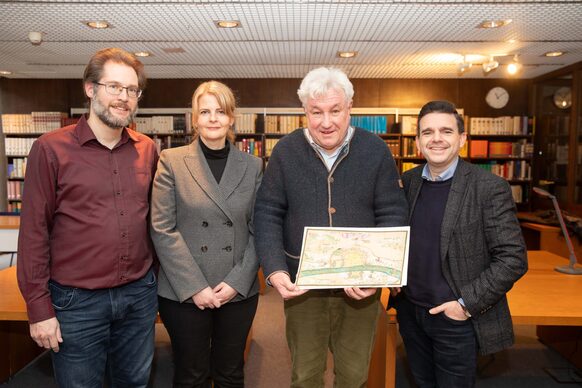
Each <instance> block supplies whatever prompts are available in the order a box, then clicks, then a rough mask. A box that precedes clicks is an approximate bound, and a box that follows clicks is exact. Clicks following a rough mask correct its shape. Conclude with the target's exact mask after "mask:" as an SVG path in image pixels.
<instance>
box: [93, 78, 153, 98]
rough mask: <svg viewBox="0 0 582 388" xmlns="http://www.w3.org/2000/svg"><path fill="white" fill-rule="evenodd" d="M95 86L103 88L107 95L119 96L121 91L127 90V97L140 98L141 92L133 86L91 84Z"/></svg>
mask: <svg viewBox="0 0 582 388" xmlns="http://www.w3.org/2000/svg"><path fill="white" fill-rule="evenodd" d="M93 83H94V84H95V85H100V86H105V91H106V92H107V94H111V95H112V96H119V95H120V94H121V93H123V89H125V90H127V96H128V97H131V98H140V97H141V93H142V92H143V90H141V89H139V88H136V87H133V86H121V85H119V84H102V83H100V82H93Z"/></svg>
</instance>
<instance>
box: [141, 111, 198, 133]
mask: <svg viewBox="0 0 582 388" xmlns="http://www.w3.org/2000/svg"><path fill="white" fill-rule="evenodd" d="M191 123H192V114H191V113H189V112H188V113H186V114H184V115H179V116H151V117H143V116H138V117H135V118H134V119H133V122H132V123H131V125H130V127H131V128H132V129H134V130H136V131H137V132H141V133H144V134H146V135H183V134H189V133H191V131H192V124H191Z"/></svg>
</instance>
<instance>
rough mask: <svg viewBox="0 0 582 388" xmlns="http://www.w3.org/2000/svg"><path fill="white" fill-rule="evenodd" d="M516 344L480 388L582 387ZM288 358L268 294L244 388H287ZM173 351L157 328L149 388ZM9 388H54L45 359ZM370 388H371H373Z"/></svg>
mask: <svg viewBox="0 0 582 388" xmlns="http://www.w3.org/2000/svg"><path fill="white" fill-rule="evenodd" d="M516 336H517V343H516V345H515V346H514V347H513V348H511V349H509V350H506V351H503V352H500V353H498V354H496V355H495V357H484V358H481V359H480V360H479V379H478V381H477V387H478V388H558V387H562V388H564V387H578V386H580V387H582V383H570V384H566V383H563V384H561V383H558V382H557V381H556V380H555V379H554V378H552V377H550V375H549V374H548V373H547V372H546V370H545V369H547V368H551V369H552V370H553V371H554V372H557V373H559V374H560V375H562V377H564V378H567V377H569V376H572V375H573V376H574V377H579V376H578V375H577V374H575V372H574V371H573V369H572V367H571V365H570V364H569V363H568V362H567V361H566V360H565V359H564V358H562V357H561V356H560V355H558V354H557V353H555V352H554V351H552V350H550V349H548V348H547V347H545V346H544V345H542V344H541V343H540V342H539V341H537V339H536V337H535V327H531V326H517V327H516ZM328 363H329V364H330V368H328V373H327V375H326V385H325V386H326V388H328V387H332V386H333V374H332V372H331V357H329V358H328ZM290 364H291V361H290V357H289V351H288V349H287V344H286V341H285V323H284V317H283V304H282V302H281V299H280V297H279V295H278V294H277V293H276V291H274V290H273V289H271V288H269V289H267V290H266V292H265V294H264V295H262V296H261V297H260V300H259V310H258V312H257V316H256V318H255V322H254V325H253V341H252V344H251V348H250V352H249V355H248V360H247V363H246V366H245V386H246V387H248V388H274V387H277V388H283V387H288V386H289V382H290ZM171 379H172V362H171V347H170V341H169V339H168V336H167V333H166V331H165V329H164V327H163V326H162V325H158V327H157V333H156V354H155V359H154V364H153V370H152V377H151V384H150V385H151V387H154V388H165V387H171ZM3 386H5V387H10V388H52V387H56V384H55V383H54V381H53V378H52V367H51V363H50V356H49V355H48V353H45V354H43V355H42V356H40V357H39V358H38V359H37V360H36V361H34V362H33V363H32V364H30V365H29V366H28V367H27V368H25V369H24V370H22V371H20V372H19V373H18V374H16V376H14V377H13V379H11V380H10V381H9V382H8V383H7V384H5V385H3ZM413 387H415V386H414V384H413V383H412V382H411V377H410V374H409V371H408V369H407V366H406V356H405V352H404V348H403V346H402V344H400V345H399V346H398V358H397V364H396V388H413ZM371 388H374V387H371Z"/></svg>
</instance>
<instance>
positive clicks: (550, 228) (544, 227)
mask: <svg viewBox="0 0 582 388" xmlns="http://www.w3.org/2000/svg"><path fill="white" fill-rule="evenodd" d="M521 226H522V227H524V228H528V229H532V230H537V231H538V232H556V233H558V232H560V228H559V227H558V226H554V225H544V224H536V223H534V222H522V223H521Z"/></svg>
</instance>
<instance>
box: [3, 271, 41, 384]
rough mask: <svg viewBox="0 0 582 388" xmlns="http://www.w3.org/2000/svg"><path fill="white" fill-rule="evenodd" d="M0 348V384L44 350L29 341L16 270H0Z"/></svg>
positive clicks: (24, 307)
mask: <svg viewBox="0 0 582 388" xmlns="http://www.w3.org/2000/svg"><path fill="white" fill-rule="evenodd" d="M0 349H1V351H0V383H1V382H3V381H6V380H7V379H8V378H9V377H10V376H12V375H13V374H14V373H16V372H17V371H19V370H20V369H22V368H23V367H24V366H25V365H27V364H28V363H29V362H30V361H32V360H33V359H34V358H35V357H36V356H38V355H39V354H41V353H42V352H43V351H44V349H41V348H39V347H38V346H37V345H36V343H35V342H34V341H33V340H32V339H31V338H30V333H29V329H28V317H27V315H26V304H25V303H24V299H23V298H22V295H20V291H19V290H18V284H17V281H16V267H10V268H6V269H4V270H2V271H0Z"/></svg>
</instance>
